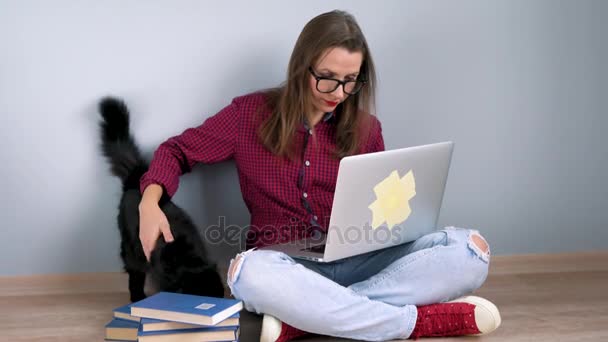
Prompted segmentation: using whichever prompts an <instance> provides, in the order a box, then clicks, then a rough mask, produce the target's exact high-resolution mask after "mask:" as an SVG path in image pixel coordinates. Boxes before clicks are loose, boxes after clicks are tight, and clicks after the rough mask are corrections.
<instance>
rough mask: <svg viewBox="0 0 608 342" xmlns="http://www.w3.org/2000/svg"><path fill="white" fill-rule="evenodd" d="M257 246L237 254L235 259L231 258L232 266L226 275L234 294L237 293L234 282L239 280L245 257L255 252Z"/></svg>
mask: <svg viewBox="0 0 608 342" xmlns="http://www.w3.org/2000/svg"><path fill="white" fill-rule="evenodd" d="M255 249H256V247H253V248H252V249H250V250H247V251H245V252H242V253H239V254H237V255H236V256H235V257H234V258H233V259H231V260H230V266H229V267H228V274H227V275H226V283H227V284H228V287H229V288H230V291H231V293H232V295H234V296H236V295H235V293H234V292H235V291H234V283H235V282H236V281H237V280H238V277H239V275H240V272H241V269H242V267H243V262H244V261H245V257H246V256H247V255H248V254H249V253H251V252H253V251H254V250H255Z"/></svg>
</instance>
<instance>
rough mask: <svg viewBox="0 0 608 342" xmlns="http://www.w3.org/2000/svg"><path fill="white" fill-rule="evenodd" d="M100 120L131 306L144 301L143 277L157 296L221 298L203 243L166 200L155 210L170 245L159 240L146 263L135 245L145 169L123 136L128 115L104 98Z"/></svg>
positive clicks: (130, 140)
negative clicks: (117, 191) (114, 181)
mask: <svg viewBox="0 0 608 342" xmlns="http://www.w3.org/2000/svg"><path fill="white" fill-rule="evenodd" d="M99 111H100V113H101V116H102V118H103V120H102V121H101V122H100V128H101V148H102V151H103V154H104V155H105V156H106V158H107V159H108V161H109V163H110V165H111V171H112V173H113V174H114V175H115V176H117V177H118V178H120V179H121V181H122V188H123V194H122V199H121V201H120V206H119V213H118V228H119V230H120V235H121V245H120V249H121V252H120V256H121V257H122V260H123V263H124V269H125V271H126V272H127V273H128V274H129V292H130V294H131V301H132V302H135V301H139V300H141V299H144V298H145V297H146V295H145V294H144V284H145V280H146V277H149V279H148V280H149V281H152V284H153V286H154V287H155V288H156V289H157V290H160V291H169V292H180V293H187V294H196V295H204V296H212V297H223V296H224V285H223V283H222V279H221V277H220V275H219V274H218V272H217V268H216V265H215V264H214V263H212V262H210V261H209V259H208V257H207V252H206V249H205V246H204V244H203V241H202V239H201V237H200V234H199V232H198V230H197V229H196V226H195V225H194V224H193V223H192V220H191V219H190V217H189V216H188V215H187V214H186V213H185V212H184V211H183V210H182V209H181V208H179V207H178V206H176V205H175V204H173V203H172V202H171V201H170V199H169V198H168V197H167V195H166V194H164V195H163V197H162V199H161V201H160V203H159V205H160V207H161V209H162V211H163V212H164V213H165V215H166V216H167V219H168V221H169V226H170V227H171V232H172V234H173V237H174V241H173V242H171V243H165V241H164V239H163V237H162V234H161V237H160V238H159V239H158V241H157V243H156V248H155V249H154V250H153V251H152V254H151V256H150V262H148V261H147V260H146V257H145V255H144V251H143V248H142V245H141V242H140V240H139V210H138V205H139V202H140V200H141V194H140V191H139V179H140V178H141V176H142V175H143V174H144V173H145V172H146V170H147V169H148V163H147V162H146V161H144V159H143V158H142V156H141V153H140V152H139V149H138V147H137V145H136V143H135V141H134V139H133V137H132V136H131V134H130V131H129V111H128V109H127V106H126V105H125V104H124V102H122V101H121V100H119V99H116V98H109V97H108V98H104V99H102V100H101V101H100V103H99Z"/></svg>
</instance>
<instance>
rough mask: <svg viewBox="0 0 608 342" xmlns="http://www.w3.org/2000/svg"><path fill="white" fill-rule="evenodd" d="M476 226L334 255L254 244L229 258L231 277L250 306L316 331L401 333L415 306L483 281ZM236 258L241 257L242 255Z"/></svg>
mask: <svg viewBox="0 0 608 342" xmlns="http://www.w3.org/2000/svg"><path fill="white" fill-rule="evenodd" d="M473 236H477V241H479V240H481V241H483V242H482V244H484V243H485V240H483V238H481V235H479V232H477V231H476V230H469V229H462V228H454V227H447V228H445V229H444V230H441V231H437V232H434V233H431V234H428V235H425V236H423V237H421V238H419V239H417V240H415V241H413V242H410V243H406V244H402V245H398V246H393V247H390V248H386V249H382V250H378V251H373V252H369V253H366V254H362V255H357V256H353V257H350V258H346V259H342V260H338V261H334V262H329V263H316V262H313V261H307V260H300V259H293V258H291V257H289V256H288V255H286V254H285V253H282V252H277V251H271V250H256V249H250V250H248V251H245V252H243V253H240V254H238V255H237V256H236V257H235V258H234V259H232V260H231V261H230V267H229V270H228V277H227V280H228V281H227V282H228V286H229V287H230V290H231V291H232V294H233V296H234V297H235V298H237V299H240V300H242V301H243V303H244V306H245V309H246V310H247V311H250V312H254V313H257V314H262V313H264V314H269V315H272V316H274V317H276V318H278V319H279V320H281V321H283V322H285V323H287V324H289V325H291V326H294V327H296V328H298V329H301V330H304V331H308V332H311V333H316V334H321V335H328V336H336V337H343V338H351V339H357V340H366V341H384V340H390V339H397V338H400V339H403V338H407V337H409V336H410V334H411V333H412V331H413V330H414V326H415V324H416V317H417V314H418V313H417V310H416V306H419V305H425V304H432V303H440V302H444V301H448V300H452V299H455V298H458V297H460V296H463V295H465V294H468V293H470V292H472V291H474V290H475V289H477V288H479V287H480V286H481V285H482V284H483V282H484V281H485V279H486V277H487V274H488V265H489V259H490V249H489V247H488V246H487V244H485V248H480V247H479V243H477V244H476V243H474V240H473V238H472V237H473ZM237 261H238V262H237Z"/></svg>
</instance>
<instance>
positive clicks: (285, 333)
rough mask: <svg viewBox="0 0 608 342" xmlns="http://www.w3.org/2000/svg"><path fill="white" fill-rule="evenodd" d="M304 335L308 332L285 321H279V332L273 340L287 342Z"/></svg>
mask: <svg viewBox="0 0 608 342" xmlns="http://www.w3.org/2000/svg"><path fill="white" fill-rule="evenodd" d="M304 335H308V333H307V332H306V331H303V330H300V329H298V328H294V327H292V326H291V325H289V324H287V323H285V322H281V334H280V335H279V337H277V340H276V341H275V342H287V341H290V340H291V339H294V338H296V337H300V336H304Z"/></svg>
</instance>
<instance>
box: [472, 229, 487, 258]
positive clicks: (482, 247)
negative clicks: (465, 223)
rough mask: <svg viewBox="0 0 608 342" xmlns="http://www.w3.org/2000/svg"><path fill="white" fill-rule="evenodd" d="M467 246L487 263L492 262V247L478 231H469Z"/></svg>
mask: <svg viewBox="0 0 608 342" xmlns="http://www.w3.org/2000/svg"><path fill="white" fill-rule="evenodd" d="M467 245H468V246H469V248H470V249H471V250H473V251H474V252H475V254H477V255H478V256H479V257H480V258H481V259H482V260H483V261H485V262H486V263H488V262H490V245H488V242H487V241H486V239H485V238H484V237H483V236H481V234H480V233H479V231H478V230H475V229H470V230H469V239H468V242H467Z"/></svg>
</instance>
